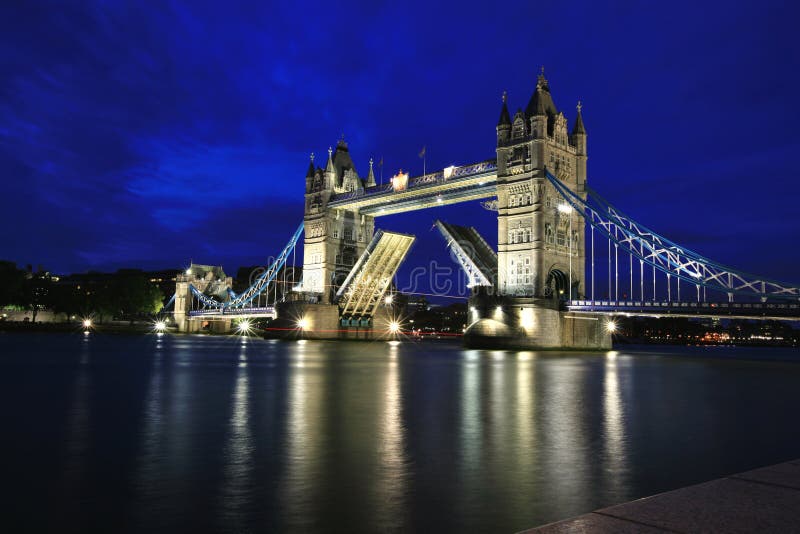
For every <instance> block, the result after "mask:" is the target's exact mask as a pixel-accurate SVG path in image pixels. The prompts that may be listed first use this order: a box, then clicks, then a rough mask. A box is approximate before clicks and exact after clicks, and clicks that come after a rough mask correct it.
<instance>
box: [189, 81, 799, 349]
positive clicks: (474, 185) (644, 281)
mask: <svg viewBox="0 0 800 534" xmlns="http://www.w3.org/2000/svg"><path fill="white" fill-rule="evenodd" d="M495 131H496V146H495V152H496V157H495V158H492V159H487V160H482V161H478V162H475V163H470V164H467V165H461V166H451V167H447V168H445V169H441V170H437V171H435V172H432V173H425V174H423V175H421V176H414V177H410V176H409V175H408V174H407V173H403V172H402V171H401V172H398V173H397V174H396V175H395V176H393V177H392V178H391V180H390V181H389V182H388V183H386V184H376V182H375V175H374V170H373V163H372V160H370V162H369V170H368V173H367V176H366V177H363V178H362V177H361V176H360V175H359V174H358V172H357V171H356V166H355V163H354V162H353V159H352V157H351V154H350V148H349V146H348V144H347V143H346V142H345V141H344V139H341V140H339V141H338V143H337V144H336V148H335V149H334V148H333V147H331V148H329V149H328V157H327V161H326V163H325V166H324V167H321V166H317V165H316V163H315V160H314V156H313V155H312V156H311V161H310V162H309V166H308V169H307V171H306V176H305V195H304V201H305V208H304V218H303V222H302V224H301V225H300V226H299V227H298V229H297V231H296V232H295V234H294V235H293V236H292V238H291V239H290V240H289V243H288V244H287V246H286V247H285V248H284V249H283V251H282V252H281V253H280V254H279V255H278V259H277V260H275V261H274V262H272V263H271V264H270V266H269V267H268V268H267V269H265V271H264V272H263V274H262V275H261V276H259V277H258V278H257V279H256V280H255V282H254V283H253V284H252V286H251V287H249V288H247V289H246V290H245V291H244V292H242V293H241V294H239V295H236V294H235V293H232V292H229V294H228V295H227V296H226V295H224V294H223V292H221V290H220V287H218V286H220V284H221V283H222V282H221V281H218V282H217V283H212V282H211V279H210V278H209V275H208V274H207V273H206V274H204V276H205V278H203V279H202V280H198V279H191V278H190V277H189V276H188V275H187V276H186V277H183V279H181V280H179V283H178V288H177V291H176V297H177V298H175V314H176V318H177V319H179V324H180V325H182V327H183V328H185V329H189V330H191V329H192V328H196V325H197V321H199V320H202V321H221V322H222V324H223V327H222V328H223V329H224V328H225V326H224V325H225V321H228V324H229V322H230V320H231V318H234V317H246V316H271V315H277V318H276V320H275V321H274V323H273V324H274V325H276V330H279V331H283V332H289V333H291V335H298V334H302V335H303V336H306V337H321V338H342V337H344V338H353V337H356V338H381V337H386V335H387V334H388V333H392V334H394V333H395V331H396V330H398V329H401V328H402V325H399V324H398V323H397V318H396V317H392V316H391V311H390V310H391V309H390V308H389V307H387V306H383V305H381V304H382V301H383V299H384V296H385V295H387V291H388V290H389V287H390V284H391V280H392V278H393V277H394V275H395V273H396V272H397V269H398V268H399V266H400V264H401V263H402V262H403V261H404V260H405V258H406V257H407V255H408V253H409V251H410V250H411V248H412V245H413V242H414V237H413V236H408V235H404V234H398V233H394V232H387V231H381V230H377V231H376V226H375V220H376V219H378V218H379V217H381V216H383V215H391V214H398V213H404V212H409V211H416V210H422V209H428V208H435V207H437V206H443V205H448V204H455V203H461V202H469V201H476V200H487V199H488V200H489V202H488V203H485V204H489V205H490V206H489V207H491V208H492V209H494V210H496V211H497V243H498V246H497V250H496V251H495V250H493V249H492V248H491V247H490V246H489V245H488V244H487V242H486V240H485V239H484V238H483V237H482V236H480V235H479V234H478V232H477V231H476V230H475V229H474V228H468V227H463V226H457V225H454V224H449V223H445V222H442V221H437V223H436V225H437V227H438V228H439V230H440V232H441V233H442V235H443V237H444V238H445V242H446V245H447V246H448V247H449V248H450V249H451V250H452V251H453V255H454V257H455V258H456V260H457V262H458V263H459V265H460V266H461V267H462V268H463V269H464V271H465V272H466V274H467V278H468V284H469V286H470V287H471V288H472V296H471V298H470V313H469V326H468V328H467V331H466V333H465V339H466V341H467V343H469V344H472V345H475V346H488V347H504V346H508V347H512V346H513V347H532V348H533V347H583V348H603V347H609V346H610V344H611V337H610V329H608V328H606V325H608V317H609V316H613V315H614V314H620V313H624V314H626V315H666V314H672V315H681V316H693V317H698V316H729V317H771V318H772V317H774V318H781V319H800V310H799V309H798V303H800V287H798V286H797V285H792V284H785V283H781V282H777V281H774V280H769V279H766V278H763V277H759V276H755V275H751V274H748V273H743V272H741V271H738V270H736V269H733V268H730V267H726V266H724V265H722V264H719V263H717V262H714V261H712V260H709V259H707V258H705V257H703V256H702V255H700V254H697V253H695V252H692V251H690V250H688V249H686V248H684V247H682V246H680V245H678V244H676V243H674V242H672V241H670V240H668V239H666V238H664V237H663V236H661V235H660V234H657V233H656V232H653V231H652V230H649V229H648V228H647V227H645V226H643V225H641V224H639V223H638V222H636V221H634V220H633V219H631V218H629V217H627V216H626V215H625V214H624V213H623V212H622V211H621V210H619V209H617V208H616V207H614V206H613V205H612V204H611V203H610V202H608V201H606V200H605V199H604V198H603V197H601V196H600V195H599V194H598V193H597V192H595V191H594V190H592V189H591V188H590V187H589V185H588V183H587V160H588V146H587V144H588V134H587V130H586V127H585V125H584V121H583V116H582V108H581V104H580V102H579V103H578V105H577V106H576V115H575V118H574V120H573V121H572V125H571V128H570V127H569V125H568V120H567V118H566V117H565V115H564V113H563V112H561V111H559V110H558V108H557V107H556V105H555V102H554V99H553V96H552V94H551V92H550V84H549V82H548V80H547V79H546V78H545V76H544V73H542V74H540V75H539V76H538V78H537V82H536V87H535V89H534V91H533V93H532V95H531V97H530V99H529V100H528V103H527V105H526V107H525V108H524V109H523V108H519V109H518V110H517V111H516V112H515V113H514V114H513V116H512V115H511V113H510V112H509V108H508V102H507V98H506V95H505V94H504V95H503V100H502V106H501V109H500V116H499V120H498V122H497V125H496V127H495ZM301 235H303V243H302V247H303V251H302V265H303V271H302V272H303V274H302V281H300V282H299V283H298V284H297V285H294V286H293V287H292V288H291V291H287V289H286V279H285V278H286V275H285V273H286V265H288V264H289V263H288V262H289V261H290V262H291V263H290V264H291V265H295V261H294V260H295V248H296V246H297V245H298V243H299V239H300V236H301ZM290 255H291V258H292V259H291V260H289V258H290ZM281 272H283V273H284V274H283V277H284V280H283V286H284V290H283V291H281V297H280V299H279V298H278V296H277V295H278V291H277V289H276V288H277V286H278V284H279V282H280V279H281ZM222 285H223V286H224V283H222ZM229 285H230V284H228V286H229ZM682 290H683V293H681V291H682ZM264 294H266V295H267V296H269V295H271V294H272V295H274V298H273V299H272V301H270V300H269V297H267V298H266V299H263V301H262V300H260V299H262V296H263V295H264ZM709 294H710V295H711V296H710V297H709ZM193 325H194V326H193Z"/></svg>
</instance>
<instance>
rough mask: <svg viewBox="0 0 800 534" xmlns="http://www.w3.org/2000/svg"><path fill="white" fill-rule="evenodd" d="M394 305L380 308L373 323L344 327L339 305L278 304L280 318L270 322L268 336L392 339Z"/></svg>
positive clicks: (374, 316) (372, 319)
mask: <svg viewBox="0 0 800 534" xmlns="http://www.w3.org/2000/svg"><path fill="white" fill-rule="evenodd" d="M392 321H393V317H392V316H391V308H388V307H382V306H381V307H378V308H377V309H376V311H375V313H374V315H373V316H372V318H371V320H370V323H369V324H366V325H363V326H343V325H342V323H341V316H340V312H339V306H338V305H337V304H322V303H313V304H312V303H308V302H303V301H293V302H283V303H280V304H278V318H277V319H275V320H274V321H273V322H272V324H271V325H270V329H269V330H268V332H269V333H268V337H273V338H280V339H329V340H333V339H341V340H374V341H380V340H391V339H394V338H395V337H396V335H395V334H393V333H392V332H391V329H390V325H391V323H392Z"/></svg>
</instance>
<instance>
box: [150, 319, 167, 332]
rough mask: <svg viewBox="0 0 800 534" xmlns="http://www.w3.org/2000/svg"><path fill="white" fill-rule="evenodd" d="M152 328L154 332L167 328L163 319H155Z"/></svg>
mask: <svg viewBox="0 0 800 534" xmlns="http://www.w3.org/2000/svg"><path fill="white" fill-rule="evenodd" d="M153 329H154V330H155V331H156V332H163V331H164V330H166V329H167V323H166V322H164V321H156V322H155V324H154V325H153Z"/></svg>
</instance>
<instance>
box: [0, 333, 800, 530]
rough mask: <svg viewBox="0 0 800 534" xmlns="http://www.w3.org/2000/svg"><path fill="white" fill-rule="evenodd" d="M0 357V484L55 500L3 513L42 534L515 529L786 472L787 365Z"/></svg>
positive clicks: (320, 352)
mask: <svg viewBox="0 0 800 534" xmlns="http://www.w3.org/2000/svg"><path fill="white" fill-rule="evenodd" d="M0 354H2V359H0V365H2V366H3V367H4V368H3V372H2V373H0V381H2V383H0V386H2V387H0V390H2V392H3V394H4V395H6V399H5V400H6V402H5V403H3V404H2V406H3V410H4V413H3V414H2V415H4V416H5V419H4V420H7V421H9V423H8V425H9V427H7V428H6V431H7V432H6V433H5V434H6V435H13V436H15V439H14V440H6V441H5V442H4V443H3V445H2V446H3V447H4V453H5V454H4V455H3V457H4V458H6V459H7V462H8V463H9V466H8V467H9V468H10V469H7V470H6V471H7V472H9V473H10V479H9V483H11V484H14V483H16V484H17V485H19V486H23V487H27V486H25V485H26V484H27V485H30V486H31V487H40V488H41V487H45V488H55V489H53V490H52V491H50V492H49V493H41V496H40V497H39V498H38V499H36V500H35V501H32V502H30V503H22V504H21V506H19V507H18V508H17V509H18V510H19V511H20V512H19V513H20V514H23V513H26V511H27V513H29V514H30V517H34V518H36V517H40V518H42V519H41V521H46V520H45V519H44V518H47V517H51V518H52V520H53V521H54V522H55V524H57V525H58V527H59V530H93V529H95V530H96V529H98V528H99V529H100V530H125V529H127V530H131V531H136V530H138V531H148V532H158V531H164V532H166V531H172V530H175V529H177V530H203V529H208V528H211V526H213V527H214V528H216V529H218V530H228V531H242V532H244V531H255V532H260V531H261V532H274V531H289V532H308V531H330V530H348V531H353V532H358V531H385V530H401V531H402V530H410V531H431V530H437V531H457V530H468V531H474V530H478V531H481V530H488V531H516V530H521V529H523V528H526V527H530V526H533V525H536V524H541V523H543V522H548V521H553V520H557V519H560V518H564V517H568V516H572V515H576V514H579V513H583V512H586V511H589V510H592V509H596V508H599V507H601V506H606V505H609V504H613V503H616V502H622V501H626V500H630V499H633V498H638V497H641V496H645V495H648V494H653V493H657V492H660V491H665V490H667V489H671V488H674V487H678V486H682V485H687V484H690V483H695V482H699V481H701V480H706V479H709V478H714V477H718V476H722V475H725V474H729V473H731V472H736V471H743V470H746V469H749V468H752V467H756V466H758V465H764V464H769V463H774V462H778V461H783V460H786V459H789V458H792V457H800V450H798V449H797V446H796V443H798V442H800V430H798V428H797V425H796V424H795V413H794V406H796V405H797V402H798V401H800V390H799V388H797V387H796V384H797V383H798V382H797V381H798V379H800V358H797V353H796V352H788V351H783V352H779V351H776V350H775V349H772V350H771V351H770V350H762V351H750V352H748V351H743V350H739V349H727V352H720V351H717V352H707V351H705V352H704V351H703V350H699V349H685V348H684V349H680V348H678V349H668V350H667V349H655V350H649V351H630V350H627V351H626V350H619V351H611V352H608V353H593V354H579V353H575V352H570V353H555V352H532V351H526V352H509V351H477V350H464V349H461V348H460V347H458V346H456V345H449V344H430V345H428V344H415V343H409V342H405V343H400V344H389V343H332V342H314V341H307V342H304V343H275V342H266V341H262V340H260V339H257V338H222V337H203V336H182V337H173V336H145V337H126V338H121V337H120V338H117V337H112V336H101V335H95V334H92V335H91V336H88V337H84V336H82V335H75V336H63V337H62V336H57V335H52V336H38V337H35V338H34V337H25V336H0ZM709 355H710V356H715V357H719V356H723V357H728V359H727V360H726V359H724V358H722V359H721V358H714V359H709V358H707V356H709ZM737 355H742V356H748V357H754V356H759V355H761V356H770V355H773V356H775V355H777V356H778V357H782V358H784V359H796V360H797V361H794V362H776V361H768V362H764V361H762V362H755V361H744V360H735V359H730V357H731V356H733V357H735V356H737ZM701 356H702V357H701ZM42 384H46V388H44V386H42ZM31 391H36V392H37V396H36V397H31ZM750 391H752V392H757V394H755V393H754V394H752V395H749V394H747V392H750ZM20 399H34V400H35V401H34V400H29V401H28V402H20ZM31 421H35V422H36V424H35V426H32V425H31ZM30 451H33V452H30ZM48 458H54V459H55V460H53V462H51V463H50V464H48V463H47V462H46V461H43V460H46V459H48ZM48 466H49V467H48ZM34 510H35V511H38V515H34V513H33V511H34ZM30 517H28V521H30ZM44 525H45V524H44V523H43V525H40V526H44ZM34 526H36V525H35V524H34ZM49 526H51V527H52V526H53V525H49ZM101 527H102V528H101Z"/></svg>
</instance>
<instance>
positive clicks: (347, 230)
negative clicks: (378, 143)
mask: <svg viewBox="0 0 800 534" xmlns="http://www.w3.org/2000/svg"><path fill="white" fill-rule="evenodd" d="M374 185H375V175H374V174H373V171H372V161H371V160H370V166H369V174H368V175H367V177H366V179H362V178H360V177H359V175H358V172H356V167H355V165H354V164H353V160H352V158H351V157H350V151H349V149H348V147H347V143H346V142H345V141H344V139H341V140H339V142H338V143H337V144H336V150H335V151H334V150H332V149H328V162H327V164H326V165H325V168H324V169H322V168H320V167H315V166H314V156H313V155H312V156H311V162H310V163H309V166H308V172H307V173H306V189H305V217H304V224H305V245H304V254H303V258H304V259H303V289H302V291H303V292H304V293H305V294H306V295H309V296H312V298H314V299H316V300H317V301H318V302H319V303H322V304H330V303H331V302H332V298H333V294H334V291H335V289H336V288H337V287H338V286H339V285H340V284H341V283H342V282H343V281H344V279H345V278H346V276H347V274H348V273H349V272H350V271H351V270H352V268H353V265H354V264H355V262H356V261H357V260H358V258H360V257H361V255H362V254H363V253H364V250H365V249H366V247H367V245H368V244H369V242H370V240H371V239H372V235H373V233H374V230H375V221H374V217H371V216H369V215H362V214H359V213H358V211H357V210H353V209H335V208H330V207H329V206H328V202H329V201H330V200H331V197H332V196H333V195H334V194H337V195H341V194H348V193H352V194H353V195H359V194H363V192H364V188H365V187H371V186H374Z"/></svg>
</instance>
